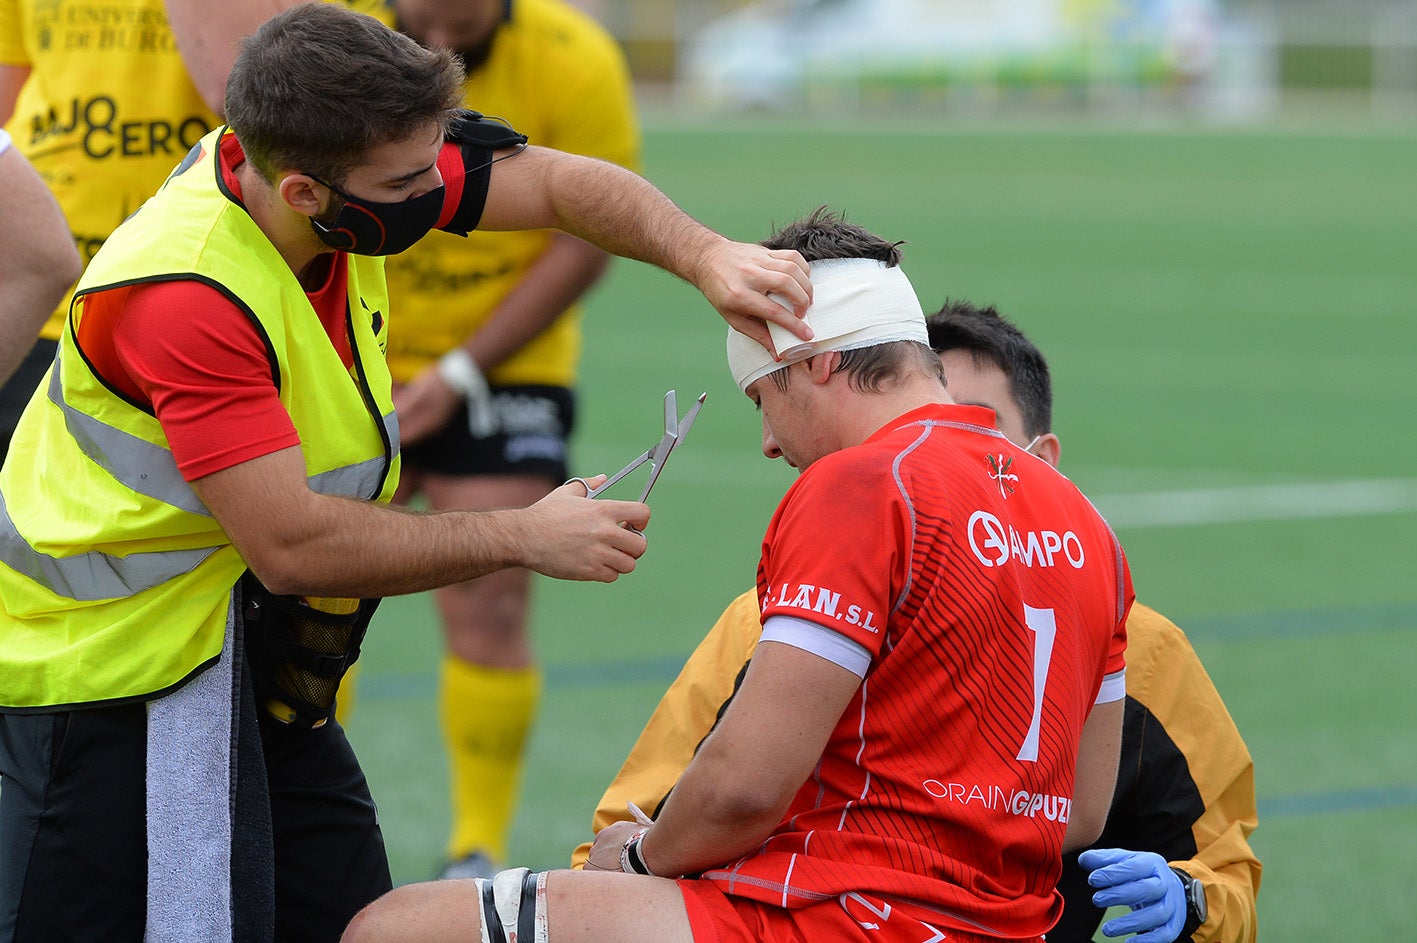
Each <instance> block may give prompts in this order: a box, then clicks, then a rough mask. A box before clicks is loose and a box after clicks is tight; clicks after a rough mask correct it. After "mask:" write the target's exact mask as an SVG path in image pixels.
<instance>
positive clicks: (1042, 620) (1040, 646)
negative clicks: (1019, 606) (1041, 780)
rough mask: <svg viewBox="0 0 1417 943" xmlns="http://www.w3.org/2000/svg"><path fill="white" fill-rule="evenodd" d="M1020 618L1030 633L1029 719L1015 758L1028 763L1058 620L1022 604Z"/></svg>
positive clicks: (1034, 757)
mask: <svg viewBox="0 0 1417 943" xmlns="http://www.w3.org/2000/svg"><path fill="white" fill-rule="evenodd" d="M1023 621H1024V624H1025V625H1027V626H1028V628H1029V630H1030V631H1031V632H1033V719H1032V720H1031V721H1029V724H1028V735H1027V736H1026V737H1024V738H1023V746H1022V747H1020V748H1019V751H1018V759H1020V760H1024V761H1026V762H1029V763H1036V762H1037V761H1038V733H1039V728H1040V727H1041V726H1042V723H1043V687H1044V685H1045V684H1047V683H1048V663H1049V662H1051V661H1052V660H1053V640H1054V639H1055V638H1056V637H1057V635H1058V622H1057V620H1056V619H1055V618H1054V616H1053V610H1052V609H1034V608H1033V607H1032V606H1030V605H1027V604H1025V605H1024V607H1023Z"/></svg>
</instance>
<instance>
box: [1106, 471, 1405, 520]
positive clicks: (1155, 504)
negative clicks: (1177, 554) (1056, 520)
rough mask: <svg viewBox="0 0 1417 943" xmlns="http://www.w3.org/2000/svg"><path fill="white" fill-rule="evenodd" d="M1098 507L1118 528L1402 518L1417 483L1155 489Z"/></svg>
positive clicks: (1379, 481) (1391, 481)
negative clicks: (1373, 516) (1394, 515)
mask: <svg viewBox="0 0 1417 943" xmlns="http://www.w3.org/2000/svg"><path fill="white" fill-rule="evenodd" d="M1093 503H1095V504H1096V505H1097V508H1098V510H1100V511H1101V512H1102V516H1103V517H1105V518H1107V522H1108V523H1109V524H1111V525H1112V526H1113V527H1115V528H1118V529H1124V528H1125V529H1137V528H1143V527H1188V526H1192V525H1196V524H1235V523H1241V522H1246V521H1287V520H1298V519H1303V518H1322V517H1352V516H1358V515H1365V514H1391V513H1398V514H1401V513H1407V512H1412V511H1417V479H1411V478H1375V479H1368V480H1350V481H1321V482H1312V483H1309V484H1302V485H1252V486H1247V487H1240V488H1195V489H1188V490H1178V491H1152V492H1148V493H1145V494H1117V495H1103V496H1100V497H1095V498H1093Z"/></svg>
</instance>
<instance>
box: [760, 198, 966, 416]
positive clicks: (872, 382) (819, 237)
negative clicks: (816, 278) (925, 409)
mask: <svg viewBox="0 0 1417 943" xmlns="http://www.w3.org/2000/svg"><path fill="white" fill-rule="evenodd" d="M761 244H762V245H763V246H764V247H766V248H768V249H796V250H797V251H798V252H800V253H802V257H803V258H804V259H806V260H807V261H808V262H819V261H821V260H823V259H875V260H876V261H878V262H884V263H885V264H886V266H887V267H888V268H894V267H896V266H897V265H899V264H900V255H901V253H900V247H901V246H903V245H904V244H905V243H904V242H889V241H887V240H885V239H882V238H881V237H880V236H878V235H876V234H875V233H873V232H871V231H870V230H868V229H864V228H862V227H861V226H858V225H856V224H855V223H849V222H847V221H846V217H845V215H844V214H842V213H840V212H835V211H833V210H831V209H829V208H828V207H826V206H819V207H817V208H816V209H815V210H813V211H812V213H811V215H809V216H806V217H804V218H802V219H798V220H795V221H793V222H790V223H788V224H787V225H785V226H782V227H780V228H779V229H777V230H776V231H775V232H773V234H772V235H771V236H768V238H766V239H764V240H763V241H762V243H761ZM907 367H910V368H914V369H920V370H924V371H925V372H926V373H931V374H934V375H937V376H938V375H942V374H941V371H940V360H939V358H938V357H936V356H935V355H934V353H933V352H932V351H930V350H929V349H927V348H926V347H925V345H923V344H918V343H916V342H914V341H893V342H890V343H886V344H877V345H875V346H872V347H860V348H857V349H856V350H846V351H842V353H841V364H840V366H839V367H838V368H837V369H838V370H840V371H843V372H845V373H846V376H847V380H848V382H849V383H850V384H851V386H852V388H853V389H855V390H859V391H861V392H865V393H877V392H880V390H881V387H882V386H883V385H884V384H885V383H886V382H887V381H892V380H896V379H898V378H899V377H901V376H902V375H903V374H904V370H905V369H906V368H907ZM769 376H771V377H772V379H773V382H774V383H776V384H777V385H778V388H779V389H783V388H785V387H786V385H787V382H788V376H789V374H788V371H786V370H776V371H774V372H773V373H771V374H769Z"/></svg>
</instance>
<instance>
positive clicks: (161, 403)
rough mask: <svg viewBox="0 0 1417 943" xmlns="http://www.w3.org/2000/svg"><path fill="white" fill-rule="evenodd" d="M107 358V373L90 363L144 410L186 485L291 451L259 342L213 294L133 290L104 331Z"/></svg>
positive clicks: (286, 419) (192, 289) (238, 313)
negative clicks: (108, 341)
mask: <svg viewBox="0 0 1417 943" xmlns="http://www.w3.org/2000/svg"><path fill="white" fill-rule="evenodd" d="M194 310H199V311H201V316H200V317H193V316H192V315H191V312H192V311H194ZM81 341H82V338H81ZM86 350H87V347H86ZM112 353H113V355H114V360H113V362H111V363H108V364H104V363H101V362H99V361H100V360H101V358H95V357H93V356H92V354H91V360H92V361H93V362H94V366H95V367H96V368H97V369H98V370H99V373H100V374H101V375H103V376H105V377H106V378H110V382H114V383H115V385H118V386H119V387H120V388H123V387H127V389H125V390H124V392H126V393H128V394H129V395H132V393H133V392H137V393H138V394H140V396H139V397H138V398H139V399H140V400H141V401H145V402H147V403H150V404H151V405H152V409H153V413H154V414H155V415H156V416H157V419H158V422H160V423H161V424H162V428H163V432H164V433H165V434H166V435H167V441H168V446H169V447H170V448H171V449H172V454H173V457H174V458H175V459H176V460H177V467H178V469H179V470H180V471H181V472H182V477H183V478H185V479H186V480H188V481H192V480H194V479H197V478H201V477H203V476H205V475H210V474H212V473H213V472H218V471H221V470H222V469H225V468H230V467H232V466H233V465H238V464H240V463H241V462H245V461H250V460H251V459H253V458H259V457H260V456H262V455H268V454H270V453H271V452H276V451H279V450H280V449H284V448H290V447H291V446H294V445H299V444H300V437H299V436H298V435H297V434H296V431H295V425H294V423H293V422H291V419H290V415H289V414H288V413H287V412H286V410H285V407H284V406H283V405H282V404H281V401H280V398H279V395H278V394H277V391H276V385H275V380H274V379H273V378H272V374H271V369H272V366H271V360H270V359H269V357H268V355H267V350H266V344H265V341H264V340H263V339H262V338H261V336H260V335H259V334H258V333H257V331H256V329H255V327H254V326H253V325H252V324H251V321H250V319H249V318H247V316H246V314H245V313H244V312H242V310H241V309H240V308H238V307H237V306H236V305H235V304H234V303H233V302H232V301H231V300H230V299H229V298H227V297H226V296H225V295H223V294H222V293H221V292H219V291H217V290H216V289H215V288H212V287H210V286H208V285H204V284H202V283H200V282H193V281H174V282H159V283H155V284H147V285H140V286H137V287H135V288H134V289H133V290H132V291H131V292H130V293H129V295H128V297H127V301H126V303H125V304H124V305H123V310H122V314H121V316H120V317H118V318H117V319H116V321H115V322H114V323H113V327H112ZM115 368H116V370H115ZM124 380H126V381H127V382H126V383H125V382H123V381H124Z"/></svg>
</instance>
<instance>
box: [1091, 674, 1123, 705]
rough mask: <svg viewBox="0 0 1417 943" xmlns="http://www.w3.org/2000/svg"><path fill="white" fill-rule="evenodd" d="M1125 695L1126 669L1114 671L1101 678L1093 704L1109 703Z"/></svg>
mask: <svg viewBox="0 0 1417 943" xmlns="http://www.w3.org/2000/svg"><path fill="white" fill-rule="evenodd" d="M1126 696H1127V669H1125V668H1123V669H1122V670H1121V671H1114V672H1112V673H1111V674H1110V675H1107V676H1106V677H1104V678H1103V679H1102V687H1100V688H1098V689H1097V700H1095V701H1093V702H1092V703H1094V704H1110V703H1112V702H1113V701H1120V700H1121V699H1122V698H1124V697H1126Z"/></svg>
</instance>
